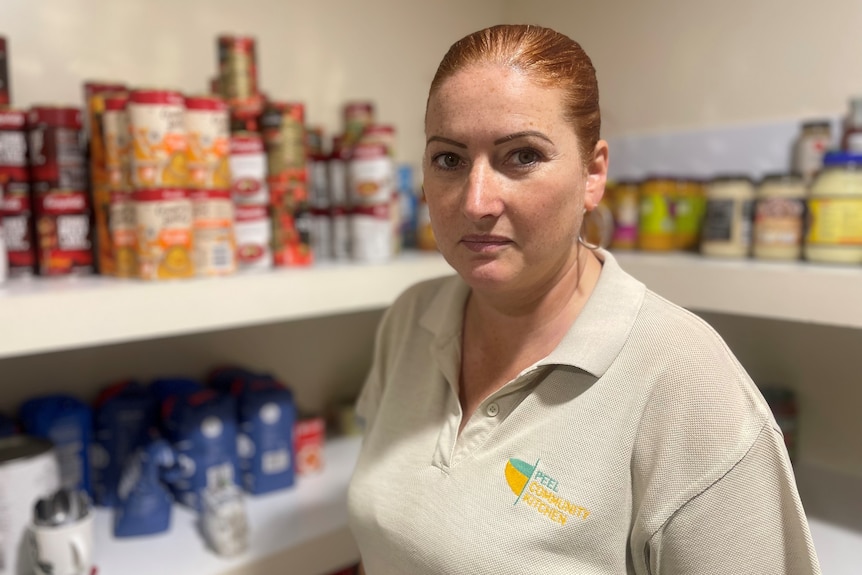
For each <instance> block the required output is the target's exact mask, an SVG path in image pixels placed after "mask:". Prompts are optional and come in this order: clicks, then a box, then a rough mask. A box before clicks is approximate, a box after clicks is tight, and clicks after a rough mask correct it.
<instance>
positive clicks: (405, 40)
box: [0, 0, 503, 163]
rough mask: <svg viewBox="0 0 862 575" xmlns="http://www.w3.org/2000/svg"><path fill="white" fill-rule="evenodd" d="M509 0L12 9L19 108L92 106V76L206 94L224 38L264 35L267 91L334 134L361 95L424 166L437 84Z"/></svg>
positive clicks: (29, 4)
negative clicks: (442, 64)
mask: <svg viewBox="0 0 862 575" xmlns="http://www.w3.org/2000/svg"><path fill="white" fill-rule="evenodd" d="M502 9H503V5H502V2H500V1H499V0H471V1H470V2H462V1H460V0H439V1H436V2H399V1H398V0H361V1H357V0H314V1H300V0H286V1H274V0H243V1H242V2H240V1H239V0H121V1H117V0H38V1H34V0H2V2H0V35H3V36H6V37H7V38H8V40H9V43H10V47H9V52H10V57H11V70H10V72H11V75H12V78H11V84H12V99H13V104H14V105H16V106H19V107H23V106H29V105H31V104H33V103H36V102H51V103H72V104H77V105H81V104H82V101H83V95H82V84H83V81H84V80H88V79H105V80H110V79H117V80H120V81H124V82H127V83H129V84H133V85H139V86H165V87H174V88H177V89H180V90H183V91H190V92H202V91H205V90H206V89H207V87H208V79H209V78H210V77H211V76H212V75H214V73H215V69H216V49H215V38H216V36H217V35H218V34H219V33H234V34H240V33H248V34H252V35H254V36H255V37H256V38H257V46H258V60H259V61H258V64H259V73H260V83H261V87H262V88H263V89H264V90H265V91H266V92H268V93H269V94H270V95H271V97H273V98H275V99H292V100H299V101H304V102H305V103H306V105H307V110H308V116H309V120H310V122H312V123H317V124H321V125H323V126H325V127H326V129H327V131H328V132H329V133H332V131H333V130H337V129H339V128H340V126H341V106H342V104H343V103H344V101H345V100H347V99H351V98H363V99H371V100H374V101H375V102H377V103H378V117H379V119H380V120H381V121H382V122H387V123H392V124H395V126H396V127H397V129H398V131H399V134H398V144H399V159H401V160H403V161H410V162H414V163H415V162H418V161H419V160H420V159H421V154H422V150H423V148H424V138H423V137H422V136H423V132H422V129H423V125H422V117H423V114H424V108H425V98H426V95H427V87H428V85H429V83H430V81H431V78H432V76H433V74H434V71H435V69H436V66H437V63H438V62H439V60H440V58H442V56H443V54H444V53H445V51H446V49H448V47H449V45H450V44H451V43H452V42H454V41H455V40H457V39H458V38H460V37H461V36H463V35H464V34H467V33H469V32H471V31H473V30H474V29H477V28H481V27H484V26H487V25H490V24H494V23H497V22H498V21H500V20H501V19H502V14H503V12H502Z"/></svg>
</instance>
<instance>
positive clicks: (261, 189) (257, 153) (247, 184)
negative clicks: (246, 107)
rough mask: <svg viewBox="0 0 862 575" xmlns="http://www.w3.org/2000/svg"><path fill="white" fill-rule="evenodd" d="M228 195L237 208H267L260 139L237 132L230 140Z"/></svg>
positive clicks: (263, 158)
mask: <svg viewBox="0 0 862 575" xmlns="http://www.w3.org/2000/svg"><path fill="white" fill-rule="evenodd" d="M229 160H230V177H231V186H230V189H231V194H232V196H233V201H234V203H235V204H236V205H238V206H265V205H268V204H269V188H268V187H267V184H266V152H265V151H264V147H263V138H261V136H260V134H255V133H253V132H239V133H236V134H233V135H232V136H231V137H230V158H229Z"/></svg>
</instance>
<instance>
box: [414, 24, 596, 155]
mask: <svg viewBox="0 0 862 575" xmlns="http://www.w3.org/2000/svg"><path fill="white" fill-rule="evenodd" d="M482 64H498V65H501V66H506V67H509V68H513V69H516V70H519V71H520V72H522V73H524V74H525V75H527V76H528V77H529V78H531V79H532V80H533V81H534V82H536V83H537V84H539V85H541V86H549V87H555V88H561V89H562V90H563V91H564V92H565V109H566V120H568V121H569V122H570V123H571V124H572V126H573V128H574V129H575V133H576V134H577V136H578V142H579V143H580V148H581V149H580V152H581V158H582V159H584V160H586V159H588V158H589V157H590V156H591V155H592V153H593V150H594V149H595V147H596V143H597V142H598V141H599V132H600V130H601V124H602V118H601V113H600V112H599V84H598V81H597V80H596V70H595V68H593V63H592V61H591V60H590V57H589V56H587V53H586V52H584V50H583V48H581V46H580V44H578V43H577V42H575V41H574V40H572V39H571V38H569V37H568V36H565V35H563V34H560V33H559V32H556V31H554V30H551V29H550V28H543V27H541V26H531V25H515V24H512V25H500V26H492V27H491V28H485V29H484V30H479V31H478V32H474V33H472V34H470V35H469V36H465V37H464V38H462V39H460V40H458V41H457V42H455V43H454V44H452V46H451V47H450V48H449V51H448V52H446V55H445V56H444V57H443V60H442V61H441V62H440V65H439V66H438V67H437V73H436V74H435V75H434V79H433V80H432V81H431V89H430V90H429V94H428V97H429V98H430V97H431V95H433V94H434V92H435V91H436V90H437V89H438V88H439V87H440V86H441V85H442V84H443V82H445V81H446V80H447V79H448V78H449V77H451V76H453V75H455V73H457V72H459V71H461V70H463V69H464V68H468V67H470V66H474V65H482Z"/></svg>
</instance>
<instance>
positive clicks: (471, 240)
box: [461, 234, 512, 253]
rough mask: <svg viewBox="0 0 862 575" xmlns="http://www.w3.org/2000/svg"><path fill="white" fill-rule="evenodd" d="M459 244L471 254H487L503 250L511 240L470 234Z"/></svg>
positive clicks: (503, 237) (488, 235)
mask: <svg viewBox="0 0 862 575" xmlns="http://www.w3.org/2000/svg"><path fill="white" fill-rule="evenodd" d="M461 243H462V244H463V245H464V247H466V248H467V249H468V250H470V251H471V252H479V253H487V252H494V251H497V250H501V249H503V248H505V247H506V246H508V245H509V244H511V243H512V240H511V239H509V238H507V237H505V236H494V235H490V234H471V235H467V236H464V237H462V238H461Z"/></svg>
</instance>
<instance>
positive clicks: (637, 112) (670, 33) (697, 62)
mask: <svg viewBox="0 0 862 575" xmlns="http://www.w3.org/2000/svg"><path fill="white" fill-rule="evenodd" d="M506 17H507V21H509V22H513V23H514V22H518V23H536V24H543V25H547V26H551V27H555V28H557V29H558V30H560V31H561V32H564V33H566V34H568V35H570V36H571V37H573V38H575V39H576V40H578V41H579V42H581V44H582V45H583V46H584V48H585V49H586V50H587V52H588V53H589V54H590V56H591V57H592V58H593V60H594V63H595V65H596V69H597V71H598V75H599V85H600V89H601V91H602V104H603V106H602V107H603V120H604V124H605V128H606V129H605V136H610V137H619V136H624V135H630V134H643V133H653V132H659V131H665V130H677V129H692V128H703V127H712V126H717V125H727V124H747V123H752V122H771V121H781V120H796V119H798V118H801V117H807V116H820V115H826V116H834V115H837V114H841V113H843V112H844V111H845V109H846V108H847V105H848V104H847V100H848V98H849V97H850V96H851V95H862V33H860V30H862V2H859V1H858V0H823V1H822V2H812V1H810V0H757V1H755V2H752V1H751V0H725V1H723V2H707V1H705V0H694V1H692V0H649V1H644V0H615V1H607V0H579V1H576V2H575V1H572V0H508V1H507V2H506Z"/></svg>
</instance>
